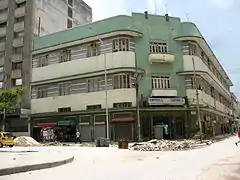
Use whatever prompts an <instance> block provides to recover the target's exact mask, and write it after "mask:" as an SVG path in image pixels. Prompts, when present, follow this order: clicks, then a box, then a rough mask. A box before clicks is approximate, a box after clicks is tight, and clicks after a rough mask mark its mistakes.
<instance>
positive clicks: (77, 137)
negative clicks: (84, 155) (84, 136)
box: [75, 130, 82, 144]
mask: <svg viewBox="0 0 240 180" xmlns="http://www.w3.org/2000/svg"><path fill="white" fill-rule="evenodd" d="M78 141H79V143H80V144H82V141H81V139H80V132H79V131H78V130H77V132H76V140H75V144H76V143H77V142H78Z"/></svg>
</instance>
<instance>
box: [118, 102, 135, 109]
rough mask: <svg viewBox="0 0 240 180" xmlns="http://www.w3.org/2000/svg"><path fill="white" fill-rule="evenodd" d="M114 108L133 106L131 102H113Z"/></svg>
mask: <svg viewBox="0 0 240 180" xmlns="http://www.w3.org/2000/svg"><path fill="white" fill-rule="evenodd" d="M113 107H114V108H128V107H132V103H131V102H122V103H113Z"/></svg>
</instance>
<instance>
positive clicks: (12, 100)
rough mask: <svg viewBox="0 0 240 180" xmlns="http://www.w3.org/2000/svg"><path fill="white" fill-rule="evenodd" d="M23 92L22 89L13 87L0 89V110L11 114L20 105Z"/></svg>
mask: <svg viewBox="0 0 240 180" xmlns="http://www.w3.org/2000/svg"><path fill="white" fill-rule="evenodd" d="M23 93H24V89H23V88H22V87H20V88H14V89H10V90H1V91H0V110H1V111H3V110H4V111H5V112H6V113H9V114H11V113H12V112H14V111H15V110H16V109H17V108H19V106H20V98H21V97H22V95H23Z"/></svg>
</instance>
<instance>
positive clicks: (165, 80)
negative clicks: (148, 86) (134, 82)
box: [152, 76, 170, 89]
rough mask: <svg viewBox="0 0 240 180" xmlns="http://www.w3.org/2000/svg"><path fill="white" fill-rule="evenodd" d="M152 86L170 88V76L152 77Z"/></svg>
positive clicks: (154, 87)
mask: <svg viewBox="0 0 240 180" xmlns="http://www.w3.org/2000/svg"><path fill="white" fill-rule="evenodd" d="M152 88H153V89H169V88H170V77H162V76H161V77H152Z"/></svg>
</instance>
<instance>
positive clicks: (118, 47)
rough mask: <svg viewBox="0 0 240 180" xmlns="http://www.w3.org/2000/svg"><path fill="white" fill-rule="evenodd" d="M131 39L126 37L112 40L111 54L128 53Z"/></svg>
mask: <svg viewBox="0 0 240 180" xmlns="http://www.w3.org/2000/svg"><path fill="white" fill-rule="evenodd" d="M130 47H131V39H130V38H127V37H120V38H116V39H113V40H112V49H113V52H119V51H130V50H131V48H130Z"/></svg>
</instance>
